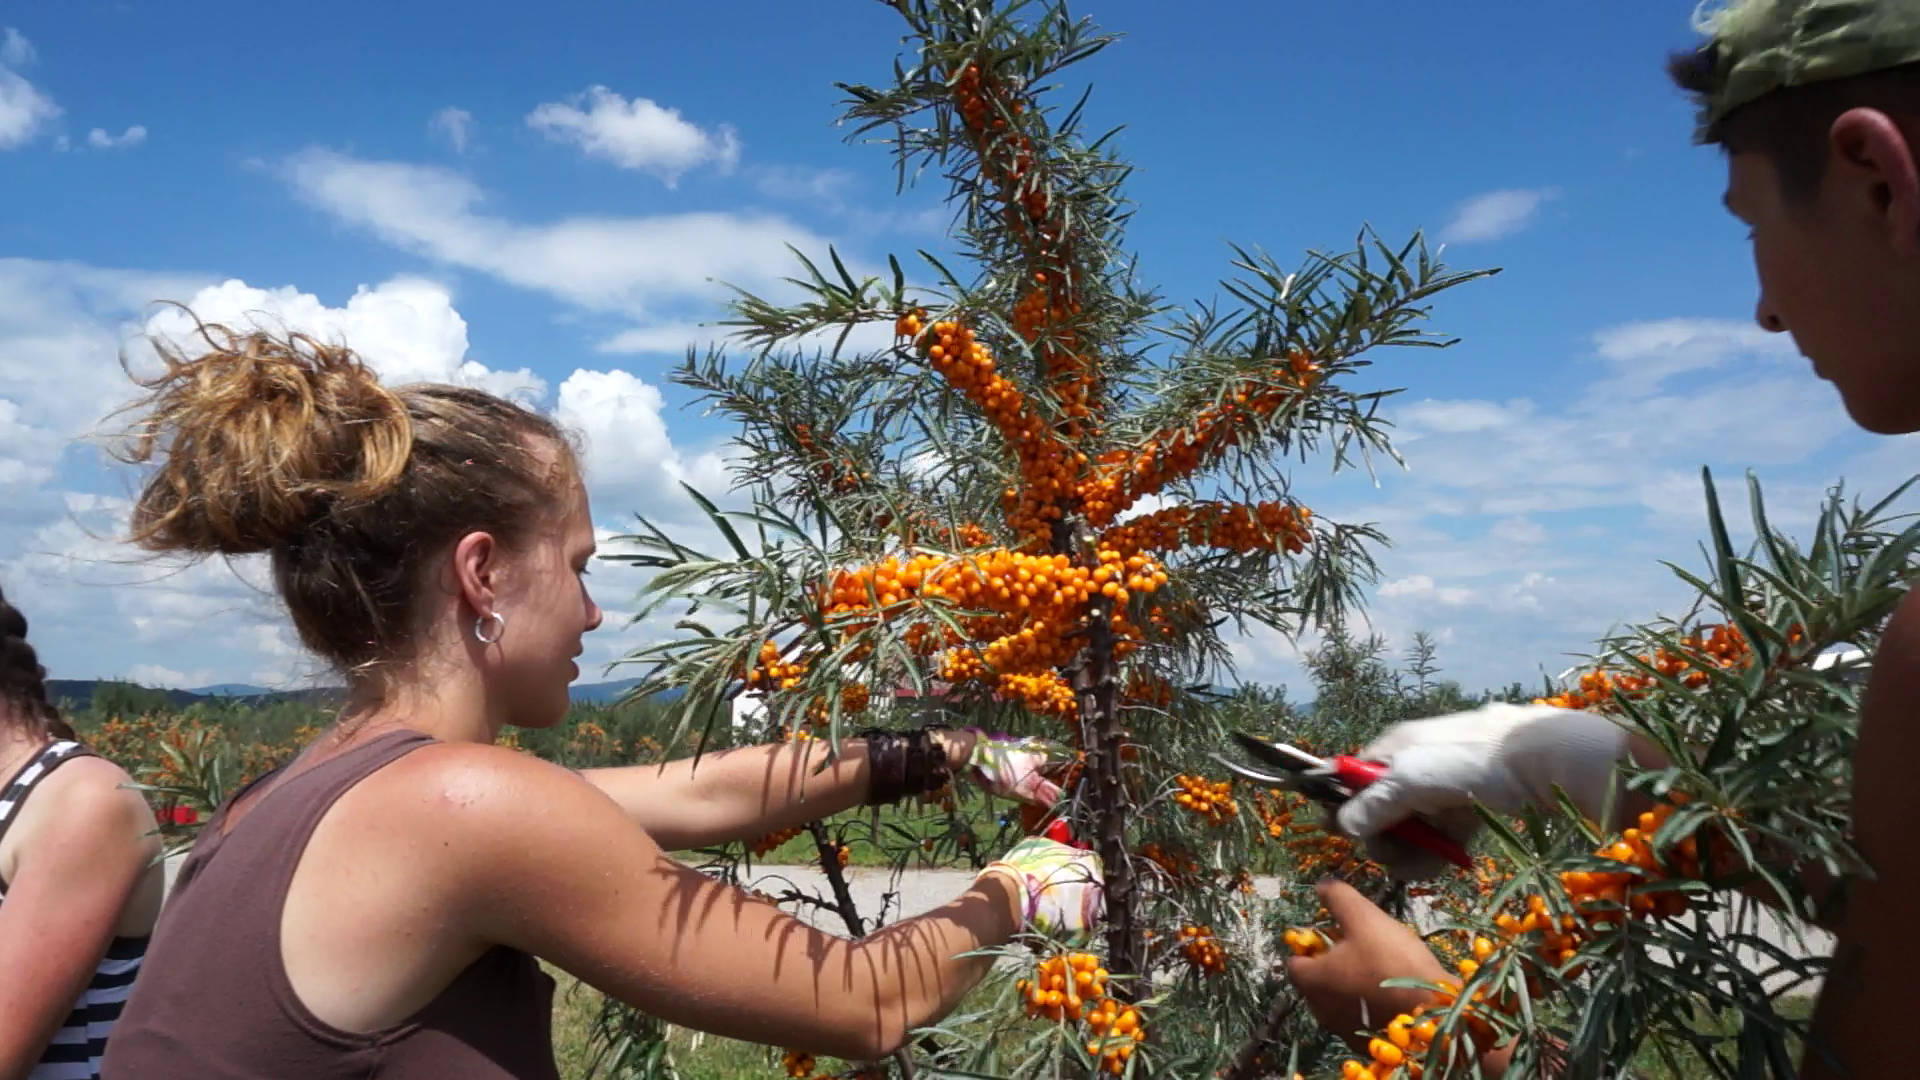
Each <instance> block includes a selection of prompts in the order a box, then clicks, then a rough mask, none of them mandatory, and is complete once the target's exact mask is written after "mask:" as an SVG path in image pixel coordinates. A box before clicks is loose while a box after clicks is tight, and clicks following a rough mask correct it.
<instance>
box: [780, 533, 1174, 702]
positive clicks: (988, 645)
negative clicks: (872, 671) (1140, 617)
mask: <svg viewBox="0 0 1920 1080" xmlns="http://www.w3.org/2000/svg"><path fill="white" fill-rule="evenodd" d="M1095 558H1096V565H1094V566H1084V565H1080V564H1077V563H1075V562H1074V561H1073V560H1072V559H1071V558H1069V557H1068V556H1066V555H1063V554H1032V553H1028V552H1022V551H1011V550H1008V549H1006V548H995V549H991V550H987V551H980V552H975V553H972V554H969V555H964V556H960V557H957V558H955V557H948V556H945V555H938V554H934V553H932V552H908V553H904V554H902V555H896V556H889V557H888V558H886V559H883V560H881V561H879V562H877V563H874V564H873V565H870V566H862V567H854V568H850V569H845V570H840V571H837V572H836V573H835V574H834V576H833V578H832V579H831V580H830V581H829V582H828V583H827V587H826V588H825V589H824V590H822V592H821V594H820V595H819V597H818V598H817V599H818V603H819V604H820V607H821V609H822V610H823V611H825V612H826V614H827V615H829V616H831V617H835V618H836V619H837V620H839V622H840V625H841V627H842V632H843V634H844V635H847V636H851V635H852V634H854V633H857V632H858V631H859V629H860V628H861V627H862V626H865V625H870V622H871V620H873V619H875V618H878V619H888V620H893V619H899V620H913V621H912V624H911V625H909V626H908V627H907V628H906V630H905V632H904V633H903V635H902V637H903V639H904V640H905V641H906V642H907V643H908V644H909V646H910V647H912V648H914V649H915V650H916V651H919V652H921V653H922V654H930V653H933V652H935V651H938V650H945V651H944V652H943V653H941V655H940V657H939V665H938V669H937V670H938V673H939V676H940V678H942V679H945V680H947V681H949V682H963V681H967V680H980V681H987V682H990V683H991V684H992V685H993V687H994V689H995V690H996V691H997V692H998V693H1000V694H1001V695H1003V696H1005V697H1008V698H1011V699H1013V700H1016V701H1019V702H1021V703H1022V704H1024V705H1026V706H1027V708H1029V709H1031V710H1033V711H1034V712H1037V713H1040V714H1042V715H1048V716H1059V717H1069V716H1073V715H1075V714H1076V711H1077V709H1078V699H1077V697H1076V696H1075V694H1074V692H1073V688H1072V687H1071V686H1069V685H1068V684H1067V681H1066V679H1065V678H1064V677H1062V676H1061V674H1060V672H1059V669H1060V668H1061V667H1062V666H1063V665H1065V664H1067V663H1068V662H1069V661H1071V660H1072V659H1073V656H1074V654H1075V653H1076V652H1077V650H1078V648H1079V645H1078V644H1077V642H1076V641H1075V640H1074V639H1073V638H1072V637H1071V636H1070V634H1071V632H1072V631H1073V630H1074V629H1075V628H1076V627H1077V626H1078V625H1079V624H1080V623H1081V622H1082V621H1083V620H1084V618H1085V615H1086V607H1087V604H1088V602H1089V601H1090V600H1092V599H1093V598H1094V597H1097V596H1104V597H1107V598H1109V599H1111V600H1112V601H1113V604H1114V606H1113V609H1112V613H1111V616H1110V618H1111V623H1112V626H1113V630H1114V634H1115V636H1116V637H1117V638H1119V639H1120V640H1119V641H1118V643H1117V644H1116V646H1115V654H1116V655H1119V656H1124V655H1126V654H1128V653H1129V652H1131V651H1132V650H1133V649H1134V648H1136V647H1137V645H1138V643H1139V642H1140V641H1141V640H1143V638H1142V632H1141V630H1140V628H1139V627H1137V626H1135V625H1134V624H1133V623H1132V622H1131V621H1130V620H1129V619H1128V617H1127V613H1126V611H1125V610H1124V607H1123V605H1124V604H1125V603H1126V602H1127V601H1128V599H1129V598H1130V597H1131V596H1132V595H1133V594H1134V593H1140V594H1143V595H1144V594H1146V593H1151V592H1153V591H1154V590H1155V589H1157V588H1159V587H1160V585H1161V584H1163V583H1164V582H1165V581H1166V572H1165V570H1164V569H1162V568H1161V567H1160V566H1159V565H1158V564H1157V563H1155V562H1153V560H1151V559H1149V558H1147V557H1146V556H1143V555H1137V554H1136V555H1123V554H1121V553H1120V552H1118V551H1115V550H1113V549H1111V548H1102V549H1099V550H1097V551H1096V552H1095ZM928 600H934V601H945V602H951V603H952V604H953V605H954V606H956V607H959V608H960V609H962V610H964V611H969V612H978V613H979V614H970V615H966V616H964V617H962V618H960V619H959V620H958V624H959V627H960V631H961V632H960V633H956V632H955V630H954V629H953V628H952V627H950V626H947V625H945V624H944V623H941V622H936V621H935V620H933V619H932V618H929V617H927V616H926V615H925V612H924V610H922V608H921V604H922V603H924V602H925V601H928ZM963 635H964V636H963ZM790 666H793V667H799V666H800V665H790ZM795 681H796V682H797V679H796V680H795ZM860 693H864V688H862V689H861V691H860ZM863 703H864V699H862V698H859V697H855V698H847V697H844V696H843V698H842V707H843V709H851V707H852V706H853V705H855V704H863Z"/></svg>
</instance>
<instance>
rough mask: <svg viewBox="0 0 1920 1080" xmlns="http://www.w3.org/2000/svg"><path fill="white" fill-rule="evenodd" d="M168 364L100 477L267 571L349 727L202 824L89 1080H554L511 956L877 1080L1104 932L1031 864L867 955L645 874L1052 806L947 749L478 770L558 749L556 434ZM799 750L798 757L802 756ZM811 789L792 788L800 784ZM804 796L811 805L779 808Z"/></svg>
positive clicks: (1030, 846) (969, 743)
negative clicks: (1017, 982) (1035, 964)
mask: <svg viewBox="0 0 1920 1080" xmlns="http://www.w3.org/2000/svg"><path fill="white" fill-rule="evenodd" d="M200 342H201V344H204V346H205V348H204V349H200V348H199V347H198V346H196V350H197V352H196V353H195V354H193V355H189V354H188V353H187V352H186V351H185V350H182V349H179V348H177V347H173V346H169V345H167V344H165V343H160V344H159V347H160V351H161V357H162V360H163V361H164V365H165V366H164V368H163V370H161V371H160V372H159V374H157V375H155V376H154V377H152V378H150V379H145V380H143V382H142V385H143V386H144V388H145V389H146V391H147V393H146V395H145V396H144V397H143V398H142V399H141V400H140V401H139V402H138V403H137V404H136V405H135V406H134V408H135V409H136V410H137V412H138V414H139V415H140V418H141V419H140V421H139V424H138V426H137V427H136V428H135V429H134V433H133V434H134V437H133V438H132V440H131V441H130V442H129V443H128V444H127V445H126V446H125V448H124V450H125V457H126V458H127V459H128V460H129V461H131V462H134V463H137V464H144V465H151V466H153V469H152V472H151V475H150V476H149V477H148V479H147V480H146V483H145V486H144V489H143V491H142V492H141V494H140V496H139V499H138V502H137V504H136V508H135V511H134V515H133V522H132V538H133V539H134V540H135V541H136V542H138V543H140V544H142V545H144V546H145V547H147V548H149V549H151V550H154V551H160V552H174V553H184V554H188V555H200V556H205V555H222V556H234V555H250V554H256V553H265V554H266V555H267V556H268V558H269V561H270V562H271V564H272V570H273V577H274V581H275V584H276V586H277V589H278V592H279V595H280V597H281V599H282V601H283V602H284V604H285V606H286V609H287V612H288V614H289V615H290V617H291V618H292V620H293V625H294V627H295V629H296V630H297V631H298V632H299V635H300V638H301V640H302V641H303V642H304V643H305V644H306V646H307V647H308V648H309V649H311V650H312V651H313V652H315V653H316V654H318V655H319V656H321V657H322V658H324V659H326V660H327V661H329V662H331V663H332V664H333V665H334V666H336V667H337V668H338V669H339V670H340V671H341V672H342V673H343V674H344V676H345V677H346V679H347V681H348V685H349V687H350V698H349V705H348V708H347V710H346V712H345V715H344V716H343V718H342V720H341V722H340V723H339V724H337V725H336V726H335V727H333V728H331V729H330V730H329V731H328V732H326V733H324V734H323V735H321V736H320V737H319V738H318V739H316V740H315V742H314V743H313V744H312V745H310V746H309V747H308V748H307V749H306V750H305V751H303V752H302V754H301V755H300V756H299V757H298V758H296V759H295V760H294V761H293V762H291V763H289V764H288V765H286V766H284V767H283V768H281V769H279V770H277V771H275V772H273V773H270V774H268V775H267V776H265V777H262V778H261V779H259V780H257V781H255V782H254V783H253V784H251V785H249V786H248V787H247V788H246V789H244V790H242V791H240V792H239V793H237V794H236V795H235V796H234V798H233V799H232V800H231V801H229V802H228V804H227V805H226V806H225V807H223V808H222V809H221V810H220V812H219V813H217V814H215V815H214V816H213V817H212V818H211V819H210V820H209V821H208V823H207V824H206V826H205V828H204V829H203V831H202V834H201V837H200V839H199V840H198V842H197V843H196V845H195V848H194V851H193V853H192V854H191V856H190V857H189V858H188V860H187V862H186V864H185V865H184V866H183V867H182V869H181V872H180V875H179V878H178V881H177V883H176V886H175V891H174V893H173V895H172V897H171V898H170V900H169V902H168V906H167V909H166V912H165V913H164V915H163V916H162V918H161V921H160V925H159V927H158V929H157V931H156V933H155V935H154V941H153V946H152V948H151V950H150V951H149V953H148V956H147V964H146V970H145V972H144V974H143V978H142V981H141V983H140V985H139V986H138V987H137V988H136V990H135V992H134V995H133V999H132V1001H131V1002H130V1003H129V1004H128V1007H127V1010H126V1013H125V1015H124V1016H123V1017H122V1020H121V1027H120V1030H119V1031H118V1032H117V1033H116V1036H115V1039H114V1041H113V1044H112V1046H111V1048H110V1049H109V1052H108V1055H107V1059H106V1076H107V1077H109V1078H111V1080H189V1078H191V1080H222V1078H232V1080H241V1078H249V1080H250V1078H265V1077H274V1078H277V1080H332V1078H335V1077H339V1078H342V1080H345V1078H348V1077H353V1078H367V1077H378V1078H382V1080H412V1078H426V1077H432V1078H436V1080H438V1078H442V1077H462V1078H478V1080H491V1078H507V1077H513V1078H525V1077H540V1078H551V1077H554V1076H555V1075H556V1072H555V1066H554V1062H553V1053H552V1045H551V1037H550V1031H549V1017H550V1009H551V995H552V991H553V983H552V980H550V979H549V978H548V977H547V976H546V975H545V974H544V973H543V972H542V971H541V969H540V967H539V966H538V964H537V963H536V958H538V959H544V960H546V961H549V962H551V963H552V964H554V965H556V966H558V967H559V968H561V969H563V970H565V971H567V972H570V973H571V974H573V975H574V976H576V977H578V978H580V979H581V980H582V981H584V982H586V983H589V984H591V985H593V986H595V987H597V988H599V989H600V990H602V991H604V992H606V993H607V994H609V995H611V996H613V997H615V998H618V999H619V1000H622V1001H625V1002H627V1003H629V1004H631V1005H634V1006H636V1007H638V1008H641V1009H644V1010H646V1011H647V1012H649V1013H652V1014H654V1015H656V1016H659V1017H662V1018H663V1019H666V1020H668V1021H671V1022H673V1023H677V1024H681V1025H683V1026H687V1027H692V1028H697V1029H700V1030H704V1031H709V1032H713V1033H716V1034H720V1035H726V1036H731V1037H735V1038H741V1039H748V1040H753V1041H757V1042H763V1043H770V1044H779V1045H786V1046H792V1047H796V1048H800V1049H804V1050H808V1051H812V1052H816V1053H823V1054H832V1055H835V1056H840V1057H845V1058H850V1059H855V1060H872V1059H877V1058H881V1057H884V1056H885V1055H886V1054H888V1053H889V1052H891V1051H892V1050H894V1049H895V1048H896V1047H898V1046H899V1045H900V1044H901V1043H902V1042H903V1041H904V1040H905V1038H906V1035H907V1033H908V1032H909V1031H911V1030H912V1029H913V1028H915V1027H917V1026H920V1025H923V1024H927V1023H929V1022H932V1021H935V1020H936V1019H938V1018H939V1017H941V1016H943V1015H945V1014H946V1013H947V1012H949V1011H950V1010H952V1009H953V1008H954V1007H955V1006H956V1005H957V1004H958V1003H959V1001H960V999H961V997H962V996H963V995H964V994H965V993H966V992H967V991H968V990H969V989H970V988H971V987H972V986H973V985H974V984H975V983H977V982H978V981H979V980H980V979H981V977H983V976H984V975H985V974H986V972H987V971H988V969H989V967H990V961H989V960H987V959H984V958H981V957H977V956H967V955H964V954H967V953H969V952H972V951H974V950H978V949H981V948H983V947H988V946H993V945H997V944H1001V943H1004V942H1006V941H1008V940H1009V939H1011V938H1012V937H1013V936H1014V935H1015V934H1017V933H1020V932H1022V931H1025V930H1038V931H1044V932H1054V933H1058V934H1062V935H1064V936H1068V937H1072V936H1075V935H1078V934H1084V933H1086V932H1087V931H1088V930H1089V928H1090V925H1091V923H1092V922H1093V921H1094V920H1095V919H1097V918H1098V916H1099V913H1100V906H1101V905H1100V894H1099V889H1098V884H1097V882H1098V879H1099V867H1098V863H1097V860H1095V858H1094V857H1093V856H1092V855H1091V854H1089V853H1086V852H1082V851H1078V850H1076V849H1073V848H1070V847H1066V846H1064V845H1060V844H1054V843H1052V842H1050V841H1046V840H1039V839H1035V840H1028V841H1024V842H1022V844H1020V845H1019V846H1017V847H1016V848H1015V849H1014V850H1013V851H1012V852H1010V853H1009V855H1008V856H1007V857H1006V858H1005V859H1002V860H1000V861H999V862H997V863H995V864H994V865H992V866H990V867H988V868H987V870H985V871H984V872H982V873H981V874H980V875H979V877H978V878H977V879H976V880H975V882H974V883H973V885H972V886H971V887H970V888H969V889H968V890H967V891H966V892H965V893H964V894H963V895H961V896H960V897H958V898H957V899H955V900H954V901H952V902H951V903H949V904H947V905H945V906H943V907H941V908H939V909H937V910H935V911H933V912H930V913H928V914H926V915H923V916H921V917H919V918H915V919H909V920H905V921H902V922H899V923H895V924H893V925H891V926H889V927H886V928H885V929H882V930H880V931H878V932H876V933H874V934H872V935H871V936H869V937H867V938H865V939H863V940H860V941H857V942H855V941H849V940H846V939H844V938H839V937H835V936H833V935H830V934H827V933H823V932H820V931H817V930H814V929H812V928H810V927H808V926H807V925H805V924H804V923H801V922H800V921H798V920H796V919H794V918H793V917H791V916H789V915H787V914H786V913H784V912H782V911H781V910H780V909H779V908H777V907H775V906H774V905H772V904H769V903H765V902H762V901H760V900H757V899H755V898H753V897H752V896H750V895H748V894H747V893H746V892H744V891H742V890H740V889H737V888H733V887H730V886H727V885H724V884H721V883H719V882H717V881H715V880H713V879H711V878H709V877H707V876H706V875H704V874H701V873H699V872H698V871H696V870H694V869H692V868H690V867H687V866H685V865H683V864H681V863H679V862H676V861H674V860H673V859H671V858H669V857H668V856H667V854H666V852H667V851H670V850H682V849H687V848H693V847H699V846H705V845H710V844H717V843H724V842H728V841H731V840H738V839H746V838H750V837H753V836H758V835H762V834H765V833H767V832H769V831H773V830H775V829H778V828H782V827H787V826H793V825H799V824H801V823H803V822H805V821H807V820H811V819H813V818H818V817H821V816H824V815H827V814H831V813H835V812H838V811H840V810H844V809H847V808H850V807H854V806H858V805H861V804H863V803H878V802H886V801H892V800H896V799H899V798H901V797H903V796H906V795H911V794H915V793H917V792H925V791H928V790H932V789H935V788H937V787H938V786H940V785H941V784H944V783H945V782H946V780H947V778H948V777H949V776H962V777H966V778H970V779H972V780H974V781H975V782H977V783H980V784H982V785H984V786H986V787H987V788H989V789H990V790H993V791H996V792H999V793H1002V794H1008V795H1019V796H1024V797H1027V798H1030V799H1034V800H1037V801H1043V802H1044V801H1050V800H1051V799H1052V798H1054V797H1055V796H1057V790H1055V789H1053V788H1052V787H1051V785H1047V784H1045V783H1044V782H1038V781H1037V779H1036V775H1035V774H1036V772H1037V769H1038V766H1039V765H1040V764H1041V763H1042V760H1043V758H1042V755H1040V754H1038V753H1036V752H1033V751H1032V750H1031V748H1028V747H1025V746H1023V745H1021V744H1019V743H1016V742H1013V741H1011V740H1005V739H1000V738H991V737H984V736H980V735H978V734H977V733H973V732H962V733H944V732H934V733H929V732H924V731H922V732H913V733H906V734H903V735H884V734H876V735H874V736H873V737H872V738H870V739H867V740H853V741H850V742H849V743H848V744H847V745H846V746H845V747H844V748H843V749H844V750H845V751H846V752H845V754H844V756H842V757H841V758H840V760H839V761H838V763H837V764H836V765H835V766H834V767H833V768H832V769H830V770H828V771H827V772H825V773H822V774H818V775H812V776H809V775H807V774H808V773H809V772H810V770H811V769H812V768H813V765H810V764H808V763H807V762H806V759H805V754H806V749H805V744H801V743H795V744H786V745H777V746H760V747H748V748H742V749H736V750H730V751H725V752H720V753H714V754H708V755H706V756H705V757H703V759H702V760H701V762H700V766H699V770H698V772H697V773H696V772H694V771H693V770H692V769H691V768H690V767H689V763H688V762H684V761H682V762H679V763H675V764H671V765H669V766H668V767H666V768H665V769H661V768H659V767H655V766H644V767H636V768H629V769H603V770H587V771H585V772H573V771H569V770H567V769H563V768H560V767H558V766H556V765H553V764H550V763H547V762H544V761H541V760H538V759H536V758H533V757H531V756H528V755H525V754H521V753H517V752H515V751H512V750H508V749H505V748H502V747H498V746H495V745H494V739H495V737H496V736H497V735H498V734H499V733H500V731H501V729H502V728H504V727H507V726H509V725H515V726H522V727H545V726H551V725H553V724H557V723H559V722H560V721H561V720H562V719H563V717H564V716H565V714H566V711H567V706H568V696H567V687H568V685H569V683H571V682H572V680H573V679H574V677H575V676H576V675H577V673H578V668H577V667H576V665H575V662H574V661H575V658H576V657H577V656H578V655H579V654H580V651H581V638H582V635H584V634H586V633H587V632H589V631H591V630H593V629H594V628H596V627H597V626H599V624H600V618H601V615H600V609H599V608H598V607H596V606H595V604H594V602H593V599H592V598H591V597H590V596H589V595H588V591H587V587H586V583H585V581H584V576H585V574H586V572H587V568H588V564H589V562H590V561H591V560H592V558H593V555H594V531H593V526H592V521H591V518H590V516H589V512H588V504H587V496H586V490H585V487H584V486H583V484H582V481H581V476H580V469H579V463H578V459H577V457H576V455H575V452H574V450H573V448H572V446H571V445H570V443H569V441H568V439H567V437H566V435H565V434H564V433H563V432H562V431H561V430H560V429H559V428H558V427H556V426H555V425H554V423H553V422H552V421H551V420H549V419H548V418H547V417H545V416H543V415H541V414H539V413H536V412H533V411H531V410H529V409H526V408H523V407H521V406H519V405H516V404H514V403H511V402H508V401H505V400H502V399H500V398H497V397H494V396H491V395H489V394H486V393H483V392H481V391H478V390H472V389H463V388H458V387H452V386H441V385H415V386H404V387H395V388H389V387H386V386H383V385H381V383H380V382H379V381H378V380H377V379H376V378H375V377H374V375H373V373H372V372H371V371H370V370H369V369H368V368H367V367H366V366H365V365H364V364H363V363H361V362H360V361H359V360H358V359H357V358H355V357H354V356H353V355H352V354H351V353H350V352H349V351H347V350H346V349H345V348H343V347H336V346H332V345H328V344H323V343H321V342H318V341H315V340H313V339H311V338H308V337H305V336H301V335H298V334H292V335H279V336H276V335H269V334H264V333H254V332H249V333H237V332H234V331H231V330H228V329H225V328H222V327H217V326H203V327H201V328H200ZM816 754H817V751H816ZM816 763H817V761H816ZM803 782H804V784H805V796H806V797H805V801H804V803H803V802H802V801H801V798H800V795H801V788H802V784H803Z"/></svg>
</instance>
